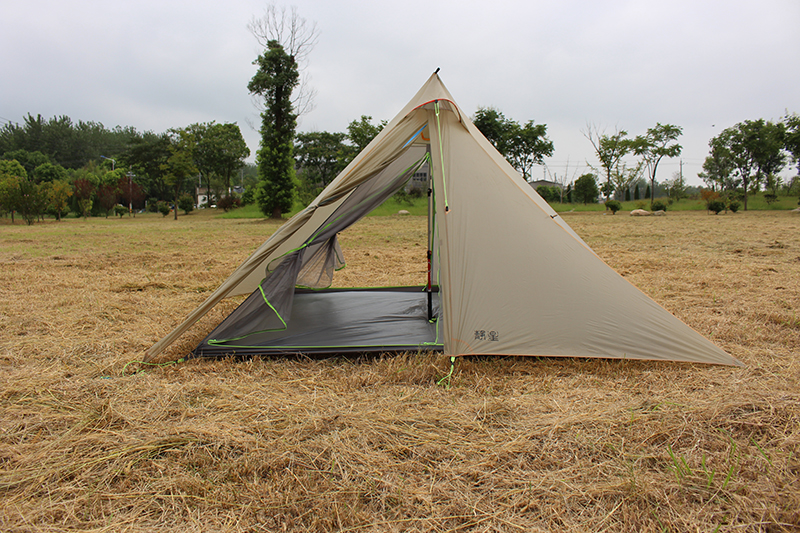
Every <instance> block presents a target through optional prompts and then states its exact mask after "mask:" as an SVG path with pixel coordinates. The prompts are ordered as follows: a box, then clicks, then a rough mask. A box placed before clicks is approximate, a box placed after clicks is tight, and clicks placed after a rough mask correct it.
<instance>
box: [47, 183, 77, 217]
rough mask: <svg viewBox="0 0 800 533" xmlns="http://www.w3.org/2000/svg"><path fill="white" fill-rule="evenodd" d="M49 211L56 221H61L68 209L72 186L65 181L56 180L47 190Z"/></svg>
mask: <svg viewBox="0 0 800 533" xmlns="http://www.w3.org/2000/svg"><path fill="white" fill-rule="evenodd" d="M49 195H50V197H49V200H50V209H52V210H53V212H54V213H55V215H56V220H61V217H62V215H63V214H64V213H66V212H67V210H68V208H69V199H70V197H71V196H72V186H71V185H70V184H69V182H67V181H66V180H56V181H54V182H52V184H51V186H50V188H49Z"/></svg>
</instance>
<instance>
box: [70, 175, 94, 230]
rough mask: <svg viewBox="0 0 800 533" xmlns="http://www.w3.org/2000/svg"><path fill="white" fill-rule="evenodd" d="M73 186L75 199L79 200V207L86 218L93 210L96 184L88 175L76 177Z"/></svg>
mask: <svg viewBox="0 0 800 533" xmlns="http://www.w3.org/2000/svg"><path fill="white" fill-rule="evenodd" d="M72 187H73V188H74V189H75V199H76V200H77V202H78V209H80V213H81V215H82V216H83V218H84V220H85V219H86V217H88V216H89V214H91V212H92V196H94V191H95V184H94V183H93V182H92V181H91V180H90V179H89V178H88V177H81V178H78V179H76V180H75V181H74V182H73V184H72Z"/></svg>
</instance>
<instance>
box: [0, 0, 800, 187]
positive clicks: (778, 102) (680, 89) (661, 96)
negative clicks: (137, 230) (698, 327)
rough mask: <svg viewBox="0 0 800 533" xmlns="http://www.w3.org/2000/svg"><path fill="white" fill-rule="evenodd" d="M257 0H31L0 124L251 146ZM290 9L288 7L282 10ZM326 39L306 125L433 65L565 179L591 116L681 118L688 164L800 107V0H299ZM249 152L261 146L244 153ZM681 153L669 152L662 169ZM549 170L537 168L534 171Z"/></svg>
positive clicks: (665, 172) (383, 109) (9, 8)
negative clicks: (546, 152) (39, 122)
mask: <svg viewBox="0 0 800 533" xmlns="http://www.w3.org/2000/svg"><path fill="white" fill-rule="evenodd" d="M266 5H267V3H265V2H260V1H255V0H225V1H224V2H223V1H219V0H217V1H208V0H193V1H188V0H137V1H135V2H134V1H132V0H129V1H119V0H102V1H88V0H57V1H51V0H25V1H24V2H23V1H20V2H6V3H5V5H4V7H3V16H2V17H1V18H0V50H2V54H0V73H2V77H1V78H0V123H6V122H8V121H12V122H22V120H23V117H24V116H25V115H26V114H27V113H31V114H33V115H34V116H35V115H36V114H41V115H42V116H43V117H45V118H50V117H53V116H56V115H67V116H69V117H70V118H72V119H73V120H74V121H78V120H84V121H95V122H101V123H102V124H103V125H105V126H106V127H108V128H113V127H115V126H117V125H120V126H133V127H134V128H136V129H137V130H139V131H146V130H152V131H154V132H156V133H160V132H163V131H165V130H166V129H168V128H171V127H183V126H187V125H189V124H191V123H194V122H209V121H212V120H214V121H217V122H218V123H224V122H236V123H238V124H239V125H240V127H241V129H242V133H243V134H244V136H245V139H246V140H247V143H248V145H249V147H250V150H251V151H252V152H253V153H255V150H256V149H257V147H258V139H259V136H258V133H257V131H255V130H254V126H255V127H257V125H258V123H259V117H258V112H257V110H256V109H255V107H254V106H253V102H252V100H251V97H250V95H249V94H248V92H247V83H248V82H249V80H250V78H251V77H252V76H253V74H254V73H255V67H254V66H253V65H252V62H253V60H254V59H255V58H256V56H257V55H258V54H259V53H260V51H261V50H260V49H259V47H258V44H257V42H256V40H255V38H254V37H253V36H252V35H251V34H250V33H249V31H248V30H247V24H248V22H249V21H250V20H251V19H252V18H253V17H254V16H255V17H260V16H262V15H263V14H264V10H265V7H266ZM278 5H283V4H278ZM285 5H286V6H287V7H290V6H296V8H297V11H298V13H299V14H300V15H301V16H302V17H304V18H306V19H307V20H308V21H309V22H310V23H316V26H317V29H318V31H319V40H318V43H317V45H316V47H315V48H314V50H313V51H312V52H311V54H310V56H309V62H308V67H307V70H306V72H307V74H308V75H309V76H310V85H311V86H312V87H313V88H314V89H315V90H316V93H317V96H316V99H315V108H314V109H313V111H311V112H310V113H308V114H307V115H305V116H303V117H302V118H301V121H300V125H299V128H298V129H299V130H300V131H345V129H346V127H347V124H348V123H349V122H350V121H351V120H354V119H357V118H358V117H360V116H361V115H371V116H372V117H374V118H375V119H376V120H377V119H387V120H388V119H391V118H392V117H393V116H394V115H395V114H396V113H397V112H398V111H399V110H400V108H401V107H402V106H403V105H405V103H406V102H407V101H408V100H409V99H410V98H411V97H412V96H413V95H414V94H415V93H416V91H417V89H419V87H420V86H421V85H422V84H423V83H424V82H425V80H426V79H427V78H428V77H429V76H430V74H431V73H432V72H433V71H434V70H436V68H437V67H441V71H440V73H439V75H440V76H441V78H442V81H443V82H444V83H445V85H446V86H447V88H448V89H449V90H450V92H451V93H452V94H453V97H454V98H455V100H456V102H457V103H458V104H459V106H460V107H461V108H462V109H463V110H464V111H465V112H466V113H467V114H469V115H472V114H474V112H475V110H476V109H477V108H478V106H483V107H487V106H494V107H496V108H498V109H499V110H501V111H502V112H503V113H504V114H505V116H506V117H508V118H511V119H514V120H517V121H519V122H525V121H527V120H531V119H533V120H534V121H535V122H537V123H544V124H546V125H547V127H548V133H549V137H550V139H551V140H552V141H553V143H554V144H555V154H554V156H553V157H551V158H549V159H548V160H547V163H548V167H549V168H550V169H551V171H553V172H556V173H563V172H564V171H565V168H566V165H567V162H569V165H570V167H569V175H571V174H572V173H573V172H574V171H576V170H578V171H584V170H585V169H586V162H587V161H588V162H589V163H592V164H594V162H595V158H594V157H593V152H592V147H591V144H590V143H589V141H588V140H586V138H585V137H584V135H583V133H582V132H583V131H586V129H587V125H590V124H591V125H594V126H595V127H597V128H599V129H600V130H605V131H606V133H613V132H614V131H615V130H616V129H617V128H619V129H625V130H627V131H628V132H629V133H630V134H631V135H632V136H633V135H637V134H642V133H644V132H645V131H646V129H647V128H649V127H652V126H654V125H655V124H656V122H661V123H670V124H675V125H678V126H681V127H682V128H683V131H684V134H683V136H682V137H681V139H680V143H681V144H682V145H683V147H684V150H683V157H682V159H683V162H684V175H685V176H686V177H687V178H688V181H689V183H691V184H700V183H701V182H700V180H699V179H697V177H696V175H697V172H699V171H700V170H701V166H702V162H703V160H704V159H705V156H706V155H707V153H708V140H709V139H710V138H711V137H713V136H715V135H716V134H718V133H719V132H720V131H721V130H722V129H724V128H726V127H729V126H732V125H734V124H736V123H737V122H741V121H743V120H747V119H758V118H765V119H772V120H779V119H781V118H782V117H783V116H784V115H785V113H786V111H789V112H800V68H799V67H800V2H798V0H757V1H752V2H750V1H748V2H745V1H736V0H733V1H732V0H725V1H704V0H692V1H676V0H672V1H669V2H665V1H663V0H662V1H657V2H656V1H645V0H635V1H590V0H585V1H562V0H559V1H555V0H549V1H540V0H527V1H522V0H518V1H514V2H511V1H505V0H487V1H481V2H477V1H473V0H461V1H458V2H456V1H436V0H429V1H420V0H406V1H404V2H385V1H382V0H373V1H371V2H365V1H363V0H359V1H353V0H298V1H296V2H293V3H290V4H285ZM251 159H252V157H251ZM678 168H679V161H678V160H671V161H668V162H665V163H662V166H660V167H659V175H658V180H659V181H663V180H665V179H667V178H669V177H670V176H671V175H672V173H673V172H675V171H677V170H678ZM537 172H540V173H541V170H536V169H535V170H534V177H538V176H537V174H536V173H537Z"/></svg>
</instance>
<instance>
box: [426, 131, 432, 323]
mask: <svg viewBox="0 0 800 533" xmlns="http://www.w3.org/2000/svg"><path fill="white" fill-rule="evenodd" d="M427 150H428V320H429V321H430V320H433V283H432V277H433V272H432V270H433V201H432V199H433V164H432V162H431V145H430V144H428V148H427Z"/></svg>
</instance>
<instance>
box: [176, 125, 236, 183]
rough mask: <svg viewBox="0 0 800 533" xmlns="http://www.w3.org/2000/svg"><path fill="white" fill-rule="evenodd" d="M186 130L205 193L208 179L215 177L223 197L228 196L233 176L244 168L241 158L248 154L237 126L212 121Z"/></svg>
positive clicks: (209, 180) (209, 181)
mask: <svg viewBox="0 0 800 533" xmlns="http://www.w3.org/2000/svg"><path fill="white" fill-rule="evenodd" d="M186 130H187V132H189V133H190V134H191V135H192V137H193V139H194V142H195V146H194V151H193V159H194V164H195V166H196V167H197V170H198V172H199V173H200V175H201V176H203V177H205V181H206V188H207V190H208V191H211V178H212V177H214V176H217V177H219V178H220V180H221V182H222V188H223V191H224V193H223V194H228V191H230V189H231V181H232V179H233V176H234V173H235V172H237V171H238V170H239V169H241V168H242V167H243V166H244V164H245V163H244V159H245V158H246V157H247V156H249V155H250V149H249V148H248V147H247V144H246V143H245V141H244V137H242V132H241V130H240V129H239V126H238V125H236V124H235V123H232V124H231V123H229V124H216V123H215V122H213V121H212V122H210V123H207V124H200V123H198V124H191V125H190V126H188V127H187V128H186Z"/></svg>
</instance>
